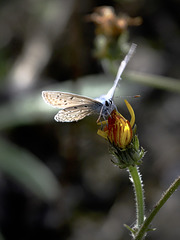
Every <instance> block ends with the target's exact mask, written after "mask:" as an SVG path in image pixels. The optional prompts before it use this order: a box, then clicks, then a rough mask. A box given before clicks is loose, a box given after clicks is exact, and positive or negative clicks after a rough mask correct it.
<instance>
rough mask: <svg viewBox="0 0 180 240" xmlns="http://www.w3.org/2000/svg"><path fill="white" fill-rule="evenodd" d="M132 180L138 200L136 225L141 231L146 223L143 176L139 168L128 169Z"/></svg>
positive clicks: (131, 167)
mask: <svg viewBox="0 0 180 240" xmlns="http://www.w3.org/2000/svg"><path fill="white" fill-rule="evenodd" d="M128 170H129V174H130V180H131V181H132V183H133V186H134V192H135V198H136V219H137V220H136V224H137V228H138V229H139V228H140V227H141V225H142V224H143V222H144V218H145V216H144V193H143V184H142V180H141V175H140V173H139V171H138V168H137V166H135V167H133V166H130V167H128Z"/></svg>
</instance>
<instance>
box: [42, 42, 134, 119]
mask: <svg viewBox="0 0 180 240" xmlns="http://www.w3.org/2000/svg"><path fill="white" fill-rule="evenodd" d="M135 48H136V45H135V44H132V46H131V48H130V50H129V52H128V54H127V55H126V57H125V59H124V60H123V61H122V62H121V64H120V67H119V69H118V73H117V76H116V79H115V81H114V84H113V86H112V88H111V89H110V90H109V91H108V93H107V94H106V95H102V96H100V97H98V98H95V99H93V98H89V97H86V96H81V95H78V94H73V93H66V92H60V91H43V92H42V97H43V99H44V101H45V102H46V103H48V104H50V105H51V106H53V107H55V108H59V109H60V110H59V112H58V113H57V114H56V115H55V117H54V119H55V120H56V121H57V122H73V121H79V120H81V119H83V118H84V117H86V116H89V115H91V114H99V118H98V120H99V119H100V118H101V117H103V118H106V117H107V116H109V115H110V114H111V112H112V111H113V110H114V109H115V108H116V105H115V104H114V102H113V96H114V92H115V89H116V86H117V84H118V82H119V80H120V79H121V74H122V72H123V70H124V68H125V67H126V65H127V63H128V61H129V59H130V58H131V56H132V54H133V52H134V50H135Z"/></svg>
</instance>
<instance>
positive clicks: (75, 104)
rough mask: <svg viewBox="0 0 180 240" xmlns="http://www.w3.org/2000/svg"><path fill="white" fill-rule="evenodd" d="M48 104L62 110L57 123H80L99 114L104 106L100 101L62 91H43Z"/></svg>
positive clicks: (57, 116) (58, 114)
mask: <svg viewBox="0 0 180 240" xmlns="http://www.w3.org/2000/svg"><path fill="white" fill-rule="evenodd" d="M42 96H43V99H44V101H45V102H46V103H48V104H50V105H51V106H53V107H56V108H60V109H61V110H60V111H59V112H58V113H57V114H56V115H55V117H54V119H55V120H56V121H57V122H73V121H79V120H80V119H83V118H84V117H86V116H88V115H91V114H99V112H100V111H101V108H102V107H103V104H102V103H101V102H99V101H98V100H95V99H92V98H88V97H84V96H80V95H77V94H71V93H65V92H60V91H43V92H42Z"/></svg>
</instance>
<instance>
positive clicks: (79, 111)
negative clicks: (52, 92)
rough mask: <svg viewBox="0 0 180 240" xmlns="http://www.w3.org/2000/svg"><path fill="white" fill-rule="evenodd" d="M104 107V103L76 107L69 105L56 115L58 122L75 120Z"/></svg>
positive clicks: (97, 111)
mask: <svg viewBox="0 0 180 240" xmlns="http://www.w3.org/2000/svg"><path fill="white" fill-rule="evenodd" d="M101 108H102V104H101V103H100V105H99V104H98V105H96V103H95V104H89V105H79V106H75V107H69V108H65V109H61V110H60V111H59V112H58V113H57V114H56V115H55V117H54V119H55V120H56V121H57V122H74V121H79V120H81V119H83V118H84V117H86V116H89V115H91V114H97V113H99V111H100V110H99V109H101Z"/></svg>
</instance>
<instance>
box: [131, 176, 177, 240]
mask: <svg viewBox="0 0 180 240" xmlns="http://www.w3.org/2000/svg"><path fill="white" fill-rule="evenodd" d="M179 186H180V177H178V178H177V179H176V180H175V181H174V182H173V183H172V184H171V186H170V187H169V188H168V189H167V190H166V192H165V193H164V194H163V195H162V197H161V199H160V200H159V202H158V203H157V204H156V205H155V207H154V209H153V210H152V212H151V213H150V215H149V217H148V218H146V220H145V221H144V223H143V224H142V226H141V228H140V229H139V232H138V233H137V235H136V238H135V240H141V239H143V237H144V235H145V234H146V232H147V231H148V227H149V224H150V223H151V222H152V220H153V218H154V217H155V216H156V214H157V213H158V212H159V210H160V209H161V208H162V206H163V205H164V204H165V203H166V201H167V200H168V199H169V198H170V196H171V195H172V194H173V193H174V192H175V190H176V189H177V188H178V187H179Z"/></svg>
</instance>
